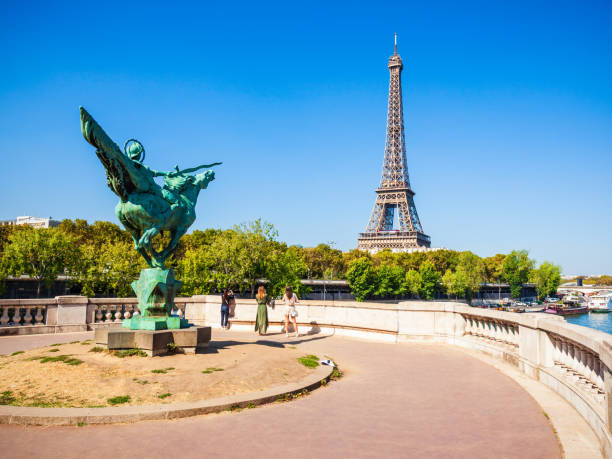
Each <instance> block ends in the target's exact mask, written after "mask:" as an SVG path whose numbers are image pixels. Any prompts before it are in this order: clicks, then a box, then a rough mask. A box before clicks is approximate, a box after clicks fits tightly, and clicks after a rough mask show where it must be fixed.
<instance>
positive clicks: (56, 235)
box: [2, 227, 79, 298]
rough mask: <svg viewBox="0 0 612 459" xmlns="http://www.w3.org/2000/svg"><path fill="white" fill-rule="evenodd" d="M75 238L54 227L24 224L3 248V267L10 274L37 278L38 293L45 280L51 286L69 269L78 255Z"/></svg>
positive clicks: (47, 285)
mask: <svg viewBox="0 0 612 459" xmlns="http://www.w3.org/2000/svg"><path fill="white" fill-rule="evenodd" d="M78 253H79V251H78V248H77V247H76V246H75V244H74V241H73V239H72V238H71V237H70V236H68V235H66V234H64V233H62V232H61V231H58V230H57V229H55V228H41V229H34V228H30V227H28V228H24V229H22V230H20V231H15V232H13V233H12V234H11V235H10V236H9V238H8V243H7V244H6V246H5V248H4V254H3V256H2V266H3V269H2V270H3V271H4V272H6V274H7V275H13V276H20V275H22V274H26V275H28V276H30V277H32V278H33V279H35V280H36V281H37V285H36V297H37V298H39V297H40V288H41V286H42V285H43V284H44V285H45V286H46V287H47V288H50V287H51V284H53V281H54V280H55V279H56V278H57V276H58V275H59V274H64V273H65V272H70V271H71V270H72V269H73V268H74V267H75V265H76V261H77V259H78Z"/></svg>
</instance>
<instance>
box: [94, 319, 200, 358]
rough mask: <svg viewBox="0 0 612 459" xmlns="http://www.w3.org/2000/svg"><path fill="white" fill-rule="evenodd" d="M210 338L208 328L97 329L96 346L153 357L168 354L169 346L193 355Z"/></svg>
mask: <svg viewBox="0 0 612 459" xmlns="http://www.w3.org/2000/svg"><path fill="white" fill-rule="evenodd" d="M210 338H211V329H210V327H202V326H192V327H189V328H181V329H176V330H127V329H125V328H121V329H108V328H97V329H96V332H95V341H96V344H97V345H101V346H105V347H106V348H107V349H109V350H122V349H141V350H143V351H144V352H146V353H147V355H149V356H151V357H153V356H156V355H162V354H167V353H168V348H169V346H168V345H169V344H174V345H175V346H176V348H177V350H178V351H179V352H184V353H186V354H193V353H195V352H197V351H198V350H201V349H205V348H207V347H208V343H209V342H210Z"/></svg>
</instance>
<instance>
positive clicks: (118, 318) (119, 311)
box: [115, 304, 123, 322]
mask: <svg viewBox="0 0 612 459" xmlns="http://www.w3.org/2000/svg"><path fill="white" fill-rule="evenodd" d="M122 316H123V305H122V304H120V305H119V306H116V307H115V322H121V319H122Z"/></svg>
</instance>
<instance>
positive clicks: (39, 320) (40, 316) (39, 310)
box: [34, 306, 44, 325]
mask: <svg viewBox="0 0 612 459" xmlns="http://www.w3.org/2000/svg"><path fill="white" fill-rule="evenodd" d="M43 308H44V306H43V307H40V308H36V315H35V316H34V321H35V325H42V321H43V318H44V317H43V313H42V311H43V310H44V309H43Z"/></svg>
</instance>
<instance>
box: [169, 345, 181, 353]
mask: <svg viewBox="0 0 612 459" xmlns="http://www.w3.org/2000/svg"><path fill="white" fill-rule="evenodd" d="M167 346H168V352H178V350H179V347H178V346H177V345H176V343H168V344H167Z"/></svg>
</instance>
